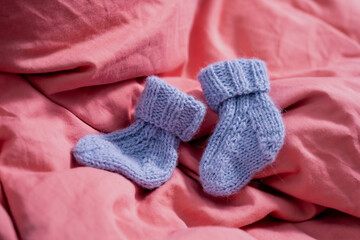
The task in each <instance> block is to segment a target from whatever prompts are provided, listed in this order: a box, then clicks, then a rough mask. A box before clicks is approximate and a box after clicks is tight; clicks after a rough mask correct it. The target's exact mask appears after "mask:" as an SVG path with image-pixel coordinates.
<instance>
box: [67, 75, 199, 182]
mask: <svg viewBox="0 0 360 240" xmlns="http://www.w3.org/2000/svg"><path fill="white" fill-rule="evenodd" d="M205 111H206V109H205V106H204V105H203V104H202V103H201V102H199V101H197V100H195V99H194V98H193V97H191V96H189V95H187V94H185V93H183V92H181V91H180V90H178V89H176V88H174V87H172V86H171V85H169V84H167V83H165V82H164V81H162V80H161V79H160V78H157V77H155V76H151V77H148V78H147V81H146V84H145V89H144V91H143V93H142V94H141V96H140V98H139V101H138V105H137V107H136V109H135V118H136V121H135V122H134V123H133V124H132V125H131V126H129V127H128V128H126V129H122V130H118V131H115V132H112V133H109V134H97V135H88V136H85V137H83V138H82V139H80V141H79V142H78V143H77V145H76V146H75V148H74V150H73V153H74V156H75V158H76V160H77V161H78V162H79V163H81V164H83V165H86V166H91V167H95V168H100V169H105V170H109V171H113V172H117V173H121V174H122V175H124V176H125V177H127V178H129V179H130V180H132V181H134V182H136V183H137V184H139V185H140V186H142V187H145V188H148V189H152V188H156V187H158V186H160V185H161V184H163V183H164V182H166V181H167V180H168V179H169V178H170V177H171V174H172V172H173V170H174V169H175V167H176V162H177V148H178V145H179V142H180V140H182V141H189V140H190V139H191V138H192V137H193V135H194V134H195V133H196V131H197V129H198V128H199V126H200V124H201V122H202V120H203V118H204V115H205Z"/></svg>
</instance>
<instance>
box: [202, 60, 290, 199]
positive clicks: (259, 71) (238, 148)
mask: <svg viewBox="0 0 360 240" xmlns="http://www.w3.org/2000/svg"><path fill="white" fill-rule="evenodd" d="M198 78H199V80H200V83H201V86H202V88H203V92H204V94H205V97H206V100H207V102H208V104H209V106H210V107H211V109H213V110H214V111H216V112H219V117H220V118H219V123H218V124H217V126H216V129H215V132H214V133H213V135H212V136H211V137H210V140H209V143H208V146H207V148H206V149H205V152H204V154H203V157H202V159H201V162H200V168H199V172H200V181H201V183H202V185H203V188H204V190H205V191H206V192H207V193H209V194H211V195H214V196H227V195H231V194H234V193H236V192H237V191H238V190H239V189H240V188H241V187H243V186H244V185H245V184H247V183H248V182H249V181H250V180H251V178H252V176H253V175H254V174H255V173H256V172H258V171H260V170H261V169H262V168H264V167H265V166H266V165H267V164H269V163H271V162H273V161H274V160H275V157H276V155H277V153H278V151H279V150H280V148H281V146H282V144H283V140H284V135H285V130H284V125H283V122H282V118H281V115H280V112H279V110H278V109H277V108H276V107H275V105H274V103H273V102H272V100H271V99H270V97H269V95H268V92H269V90H270V84H269V79H268V76H267V70H266V65H265V63H264V62H263V61H260V60H256V59H248V60H247V59H237V60H232V61H225V62H219V63H215V64H212V65H210V66H208V67H206V68H204V69H202V70H201V72H200V74H199V76H198Z"/></svg>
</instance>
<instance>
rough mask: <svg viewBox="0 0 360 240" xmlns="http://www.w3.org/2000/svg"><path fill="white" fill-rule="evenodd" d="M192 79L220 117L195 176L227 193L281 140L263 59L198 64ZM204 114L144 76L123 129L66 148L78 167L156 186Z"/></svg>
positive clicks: (174, 91)
mask: <svg viewBox="0 0 360 240" xmlns="http://www.w3.org/2000/svg"><path fill="white" fill-rule="evenodd" d="M198 78H199V80H200V83H201V86H202V88H203V92H204V95H205V98H206V101H207V103H208V104H209V106H210V108H211V109H212V110H214V111H215V112H218V113H219V117H220V118H219V122H218V124H217V126H216V129H215V131H214V133H213V134H212V136H211V137H210V140H209V143H208V146H207V147H206V149H205V152H204V154H203V156H202V159H201V161H200V167H199V173H200V181H201V183H202V185H203V188H204V190H205V191H206V192H207V193H209V194H211V195H214V196H227V195H231V194H234V193H236V192H237V191H238V190H239V189H240V188H241V187H243V186H244V185H245V184H247V183H248V182H249V181H250V179H251V177H252V176H253V175H254V174H255V173H256V172H258V171H259V170H261V169H262V168H264V167H265V166H266V165H267V164H269V163H271V162H272V161H274V160H275V157H276V155H277V153H278V151H279V150H280V148H281V146H282V144H283V140H284V125H283V122H282V119H281V115H280V112H279V110H278V109H277V108H276V107H275V105H274V103H273V102H272V100H271V99H270V97H269V95H268V92H269V89H270V84H269V78H268V76H267V70H266V66H265V63H264V62H262V61H260V60H256V59H237V60H231V61H225V62H219V63H215V64H213V65H210V66H208V67H206V68H205V69H202V70H201V72H200V74H199V76H198ZM205 112H206V108H205V106H204V105H203V104H202V103H201V102H199V101H197V100H195V99H194V98H193V97H191V96H189V95H187V94H185V93H183V92H181V91H180V90H178V89H176V88H174V87H172V86H171V85H169V84H167V83H165V82H164V81H162V80H161V79H159V78H157V77H155V76H151V77H148V78H147V81H146V84H145V89H144V91H143V93H142V95H141V97H140V99H139V101H138V105H137V107H136V109H135V118H136V121H135V122H134V123H133V124H132V125H131V126H129V127H128V128H126V129H123V130H118V131H115V132H113V133H109V134H98V135H88V136H85V137H83V138H82V139H80V141H79V142H78V143H77V145H76V147H75V148H74V150H73V153H74V156H75V158H76V159H77V161H78V162H79V163H81V164H84V165H87V166H91V167H96V168H101V169H105V170H109V171H113V172H117V173H121V174H122V175H124V176H126V177H127V178H129V179H131V180H132V181H134V182H136V183H137V184H139V185H141V186H142V187H145V188H148V189H152V188H156V187H159V186H160V185H162V184H163V183H165V182H166V181H167V180H169V178H170V177H171V175H172V172H173V170H174V169H175V167H176V163H177V148H178V145H179V143H180V140H182V141H189V140H190V139H191V138H192V137H193V136H194V134H195V133H196V131H197V130H198V128H199V127H200V124H201V122H202V121H203V118H204V115H205Z"/></svg>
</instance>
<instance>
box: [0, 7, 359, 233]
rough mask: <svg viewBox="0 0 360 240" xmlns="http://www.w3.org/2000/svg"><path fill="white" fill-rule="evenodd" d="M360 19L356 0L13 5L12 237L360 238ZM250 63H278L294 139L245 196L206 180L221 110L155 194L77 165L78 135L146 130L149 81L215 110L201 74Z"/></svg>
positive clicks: (3, 108)
mask: <svg viewBox="0 0 360 240" xmlns="http://www.w3.org/2000/svg"><path fill="white" fill-rule="evenodd" d="M359 22H360V3H359V1H357V0H349V1H341V0H324V1H302V0H286V1H267V0H254V1H230V0H228V1H216V0H209V1H193V0H186V1H183V0H176V1H165V0H157V1H155V0H149V1H120V2H114V1H107V0H104V1H82V0H80V1H76V2H75V1H68V0H57V1H50V2H44V1H33V0H31V1H23V0H19V1H9V0H5V1H4V2H2V6H1V8H0V29H1V31H0V46H1V47H0V56H1V57H0V72H1V73H0V179H1V192H0V204H1V205H0V239H6V240H14V239H34V240H35V239H36V240H41V239H145V238H146V239H171V240H174V239H209V238H221V239H248V240H250V239H251V240H253V239H277V240H279V239H356V238H358V236H359V235H360V220H359V217H360V206H359V199H360V188H359V187H358V186H359V183H360V161H359V159H360V145H359V137H360V94H359V92H360V79H359V78H360V68H359V66H360V44H359V42H360V28H359V27H358V25H359V24H358V23H359ZM238 57H243V58H252V57H254V58H259V59H262V60H264V61H265V62H266V63H267V66H268V69H269V74H270V79H271V92H270V95H271V97H272V99H273V100H274V102H275V103H276V104H277V105H278V106H279V108H281V109H283V119H284V122H285V126H286V139H285V144H284V147H283V149H282V150H281V151H280V153H279V155H278V158H277V160H276V161H275V162H274V163H273V164H272V165H270V166H269V167H267V168H266V169H264V170H263V171H261V172H260V173H258V174H257V175H256V176H255V179H253V181H252V182H251V183H250V184H249V185H248V186H246V187H245V188H243V189H242V190H241V191H239V192H238V193H237V194H235V195H233V196H231V197H228V198H213V197H210V196H208V195H206V194H205V193H204V192H203V190H202V188H201V185H200V184H199V181H198V166H199V161H200V159H201V155H202V153H203V151H204V149H205V146H206V143H207V140H208V136H209V135H210V134H211V132H212V131H213V130H214V127H215V125H216V123H217V120H218V119H217V115H216V114H215V113H213V112H212V111H211V110H208V113H207V115H206V117H205V121H204V123H203V125H202V126H201V129H200V131H199V132H198V134H197V135H196V137H195V139H194V140H193V141H191V142H190V143H184V144H182V145H181V146H180V149H179V159H178V160H179V164H178V168H177V169H176V170H175V172H174V174H173V176H172V178H171V179H170V181H169V182H167V183H166V184H165V185H163V186H161V187H160V188H158V189H156V190H154V191H145V190H143V189H141V188H139V187H138V186H136V185H134V184H133V183H132V182H130V181H129V180H127V179H126V178H124V177H123V176H121V175H119V174H115V173H110V172H106V171H103V170H99V169H93V168H88V167H82V166H79V165H77V164H76V163H75V161H74V159H73V158H72V156H71V150H72V148H73V147H74V145H75V143H76V142H77V140H78V139H79V138H81V137H82V136H84V135H86V134H91V133H98V132H111V131H114V130H117V129H121V128H125V127H127V126H129V125H130V124H131V123H132V122H134V120H135V119H134V108H135V106H136V104H137V100H138V98H139V95H140V93H141V91H142V90H143V87H144V78H145V77H146V76H148V75H153V74H155V75H159V76H160V77H163V78H164V79H165V80H166V81H167V82H169V83H170V84H172V85H174V86H175V87H178V88H180V89H181V90H183V91H185V92H187V93H189V94H192V95H194V96H195V98H197V99H199V100H200V101H203V102H204V103H205V101H204V96H203V94H202V91H201V88H200V84H199V82H198V80H197V79H196V75H197V73H198V72H199V70H200V69H201V68H203V67H205V66H206V65H208V64H211V63H213V62H216V61H221V60H226V59H233V58H238Z"/></svg>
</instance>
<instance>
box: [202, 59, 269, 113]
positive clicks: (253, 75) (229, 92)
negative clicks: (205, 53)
mask: <svg viewBox="0 0 360 240" xmlns="http://www.w3.org/2000/svg"><path fill="white" fill-rule="evenodd" d="M198 78H199V81H200V83H201V86H202V89H203V92H204V95H205V98H206V101H207V102H208V104H209V106H210V108H211V109H213V110H214V111H218V109H219V105H220V104H221V103H222V102H224V101H225V100H226V99H228V98H231V97H234V96H237V95H243V94H249V93H253V92H258V91H263V92H268V91H269V90H270V83H269V77H268V75H267V70H266V65H265V62H263V61H261V60H258V59H235V60H228V61H224V62H217V63H214V64H212V65H209V66H208V67H206V68H204V69H202V70H201V71H200V73H199V75H198Z"/></svg>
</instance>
